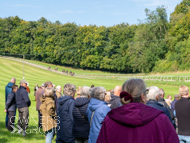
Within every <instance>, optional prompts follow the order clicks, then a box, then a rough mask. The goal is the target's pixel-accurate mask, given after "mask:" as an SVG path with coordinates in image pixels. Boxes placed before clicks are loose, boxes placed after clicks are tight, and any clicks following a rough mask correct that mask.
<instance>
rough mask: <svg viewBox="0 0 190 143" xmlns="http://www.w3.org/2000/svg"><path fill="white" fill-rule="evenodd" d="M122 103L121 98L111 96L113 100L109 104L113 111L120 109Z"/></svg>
mask: <svg viewBox="0 0 190 143" xmlns="http://www.w3.org/2000/svg"><path fill="white" fill-rule="evenodd" d="M120 103H121V102H120V97H119V96H116V95H111V100H110V102H109V104H111V106H110V108H111V109H114V108H117V107H119V105H120Z"/></svg>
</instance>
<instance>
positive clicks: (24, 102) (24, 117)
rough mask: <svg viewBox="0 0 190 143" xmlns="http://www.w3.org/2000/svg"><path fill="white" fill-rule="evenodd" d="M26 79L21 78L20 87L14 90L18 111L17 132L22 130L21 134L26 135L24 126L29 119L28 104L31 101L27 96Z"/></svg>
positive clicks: (25, 126)
mask: <svg viewBox="0 0 190 143" xmlns="http://www.w3.org/2000/svg"><path fill="white" fill-rule="evenodd" d="M26 86H27V81H26V80H24V79H23V80H21V81H20V87H19V89H18V90H17V92H16V103H17V108H18V112H19V120H18V126H19V133H21V131H23V136H26V128H27V126H28V121H29V108H28V107H29V106H30V104H31V101H30V99H29V96H28V92H27V91H26Z"/></svg>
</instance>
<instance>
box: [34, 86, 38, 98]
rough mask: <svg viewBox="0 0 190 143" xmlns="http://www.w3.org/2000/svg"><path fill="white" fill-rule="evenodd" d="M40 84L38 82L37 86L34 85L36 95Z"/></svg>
mask: <svg viewBox="0 0 190 143" xmlns="http://www.w3.org/2000/svg"><path fill="white" fill-rule="evenodd" d="M38 88H39V86H38V84H36V86H34V96H36V91H37V90H38Z"/></svg>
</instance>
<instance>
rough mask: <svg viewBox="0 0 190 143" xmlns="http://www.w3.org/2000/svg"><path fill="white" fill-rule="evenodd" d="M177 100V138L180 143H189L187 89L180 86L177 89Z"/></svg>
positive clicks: (189, 123) (189, 101)
mask: <svg viewBox="0 0 190 143" xmlns="http://www.w3.org/2000/svg"><path fill="white" fill-rule="evenodd" d="M179 95H180V96H181V99H179V100H178V101H177V102H176V103H175V111H176V117H177V121H178V136H179V140H180V143H190V113H189V112H190V100H189V88H188V87H187V86H184V85H182V86H181V87H180V88H179Z"/></svg>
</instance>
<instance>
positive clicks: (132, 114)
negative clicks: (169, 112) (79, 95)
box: [97, 103, 179, 143]
mask: <svg viewBox="0 0 190 143" xmlns="http://www.w3.org/2000/svg"><path fill="white" fill-rule="evenodd" d="M113 142H114V143H179V139H178V136H177V134H176V131H175V129H174V127H173V126H172V124H171V122H170V120H169V119H168V117H167V116H166V115H165V114H164V113H163V112H162V111H160V110H157V109H155V108H152V107H149V106H146V105H144V104H141V103H129V104H127V105H123V106H121V107H118V108H116V109H113V110H112V111H110V112H109V113H108V115H107V116H106V118H105V120H104V122H103V125H102V128H101V131H100V134H99V137H98V140H97V143H113Z"/></svg>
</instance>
